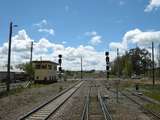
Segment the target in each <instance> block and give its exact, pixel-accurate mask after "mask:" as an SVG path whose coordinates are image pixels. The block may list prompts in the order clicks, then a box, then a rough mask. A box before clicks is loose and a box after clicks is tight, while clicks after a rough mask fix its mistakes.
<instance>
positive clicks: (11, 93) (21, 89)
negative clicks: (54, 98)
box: [0, 84, 46, 98]
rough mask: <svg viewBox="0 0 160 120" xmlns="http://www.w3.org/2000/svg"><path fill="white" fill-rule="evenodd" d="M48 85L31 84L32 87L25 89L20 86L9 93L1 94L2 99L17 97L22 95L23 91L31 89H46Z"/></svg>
mask: <svg viewBox="0 0 160 120" xmlns="http://www.w3.org/2000/svg"><path fill="white" fill-rule="evenodd" d="M44 86H46V85H43V84H31V85H30V86H28V87H27V88H24V87H22V86H18V87H17V88H15V89H12V90H10V91H9V92H8V91H3V92H0V98H2V97H7V96H9V95H16V94H18V93H21V92H23V91H25V90H26V89H30V88H40V87H44Z"/></svg>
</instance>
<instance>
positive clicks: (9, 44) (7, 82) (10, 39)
mask: <svg viewBox="0 0 160 120" xmlns="http://www.w3.org/2000/svg"><path fill="white" fill-rule="evenodd" d="M13 27H17V25H13V23H12V22H10V25H9V43H8V65H7V81H6V87H7V91H10V82H11V78H10V66H11V43H12V29H13Z"/></svg>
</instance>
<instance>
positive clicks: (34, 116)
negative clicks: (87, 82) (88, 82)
mask: <svg viewBox="0 0 160 120" xmlns="http://www.w3.org/2000/svg"><path fill="white" fill-rule="evenodd" d="M82 84H83V82H80V83H78V84H76V85H74V86H72V87H70V88H69V89H67V90H65V91H63V92H61V93H60V94H58V95H57V96H55V97H54V98H52V99H51V100H49V101H47V102H46V103H44V104H42V105H41V106H39V107H37V108H35V109H34V110H32V111H31V112H29V113H27V114H26V115H24V116H23V117H20V118H19V120H47V119H48V118H49V117H50V116H51V115H52V114H53V113H55V112H56V110H57V109H58V108H59V107H60V106H62V105H63V104H64V103H65V102H66V101H67V100H68V99H69V98H70V97H71V96H72V95H73V94H74V93H75V92H76V90H78V89H79V88H80V86H81V85H82Z"/></svg>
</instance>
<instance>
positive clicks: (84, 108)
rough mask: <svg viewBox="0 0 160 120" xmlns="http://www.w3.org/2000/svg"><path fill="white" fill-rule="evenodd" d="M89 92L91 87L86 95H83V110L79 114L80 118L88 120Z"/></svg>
mask: <svg viewBox="0 0 160 120" xmlns="http://www.w3.org/2000/svg"><path fill="white" fill-rule="evenodd" d="M90 92H91V87H90V88H89V91H88V94H87V96H85V101H84V107H83V112H82V115H81V120H88V119H89V102H90Z"/></svg>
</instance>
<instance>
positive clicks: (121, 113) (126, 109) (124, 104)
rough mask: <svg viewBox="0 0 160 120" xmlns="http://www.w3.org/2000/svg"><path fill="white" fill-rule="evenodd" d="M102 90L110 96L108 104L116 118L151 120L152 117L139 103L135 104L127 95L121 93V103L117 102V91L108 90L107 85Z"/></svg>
mask: <svg viewBox="0 0 160 120" xmlns="http://www.w3.org/2000/svg"><path fill="white" fill-rule="evenodd" d="M103 85H104V83H103ZM102 90H103V95H108V96H109V99H107V104H108V106H109V108H110V112H111V114H112V117H113V119H114V120H150V118H149V117H148V116H147V115H146V114H144V113H143V111H142V110H141V109H140V108H139V106H138V105H136V104H134V103H133V102H132V101H130V100H129V99H127V98H126V97H124V96H122V95H121V94H119V99H118V100H119V101H118V102H119V103H117V100H116V94H115V93H113V92H111V91H108V90H107V89H106V88H105V87H104V88H103V89H102ZM114 91H115V89H114Z"/></svg>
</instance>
